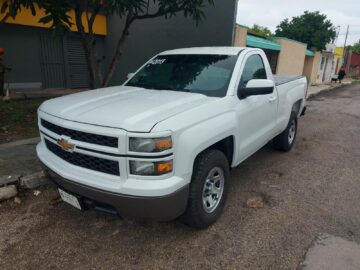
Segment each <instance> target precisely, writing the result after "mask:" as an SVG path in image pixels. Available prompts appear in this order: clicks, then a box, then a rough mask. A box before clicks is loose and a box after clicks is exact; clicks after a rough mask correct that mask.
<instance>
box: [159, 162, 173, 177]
mask: <svg viewBox="0 0 360 270" xmlns="http://www.w3.org/2000/svg"><path fill="white" fill-rule="evenodd" d="M172 170H173V161H172V160H169V161H165V162H157V163H155V173H156V174H165V173H169V172H172Z"/></svg>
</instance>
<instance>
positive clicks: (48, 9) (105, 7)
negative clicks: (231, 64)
mask: <svg viewBox="0 0 360 270" xmlns="http://www.w3.org/2000/svg"><path fill="white" fill-rule="evenodd" d="M213 1H214V0H102V1H101V0H77V1H71V0H61V1H59V0H4V1H3V3H2V5H1V7H0V14H4V13H6V16H5V17H4V19H3V21H4V20H6V18H7V17H12V18H15V17H16V15H17V14H18V12H19V11H21V9H22V8H26V9H30V10H31V12H32V14H33V15H35V12H36V9H35V6H36V5H38V6H39V7H41V8H43V9H44V10H45V14H46V15H45V16H44V17H42V18H41V19H40V22H41V23H44V24H46V23H50V22H51V23H52V26H51V27H52V28H61V27H62V28H69V27H70V26H71V25H72V23H73V22H71V21H70V17H69V16H68V12H69V11H70V10H72V9H74V8H76V7H80V9H81V11H82V12H83V11H85V10H87V11H89V12H92V13H98V12H100V11H101V12H103V13H109V14H112V15H116V16H119V17H125V16H128V15H131V16H132V18H133V20H136V19H146V18H154V17H160V16H164V17H166V18H169V17H172V16H175V15H176V13H178V12H182V13H183V15H184V16H185V17H191V18H192V19H193V20H194V21H195V22H196V23H198V22H200V21H201V20H202V19H203V18H204V12H203V11H202V8H203V7H204V4H206V3H210V4H213ZM154 7H156V8H155V10H154Z"/></svg>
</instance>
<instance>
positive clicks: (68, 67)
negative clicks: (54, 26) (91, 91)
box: [0, 0, 236, 90]
mask: <svg viewBox="0 0 360 270" xmlns="http://www.w3.org/2000/svg"><path fill="white" fill-rule="evenodd" d="M203 10H204V14H205V16H206V19H205V20H204V21H203V22H200V23H199V25H198V26H196V24H195V22H194V21H193V20H192V19H191V18H189V17H188V18H185V17H184V16H183V15H182V14H180V13H179V14H178V15H177V16H175V17H171V18H168V19H165V18H164V17H161V18H155V19H147V20H142V21H135V22H134V24H133V25H132V27H131V29H130V35H129V37H128V40H127V42H126V44H125V50H124V54H123V55H122V57H121V61H120V65H119V67H118V68H117V70H116V72H115V74H114V76H113V80H112V81H111V85H118V84H121V83H122V82H123V81H124V80H125V78H126V74H128V73H130V72H134V71H135V70H136V69H137V68H139V67H140V65H141V64H143V63H144V62H145V61H146V60H148V59H149V58H150V57H152V56H153V55H155V54H156V53H159V52H161V51H164V50H168V49H175V48H182V47H193V46H232V44H233V36H234V21H235V12H236V0H226V1H224V0H215V1H214V6H212V5H208V6H206V7H204V9H203ZM42 12H43V11H41V10H40V11H39V12H37V14H38V15H37V16H32V15H31V12H30V11H28V10H24V9H23V11H22V12H21V13H20V14H19V15H18V16H17V17H16V19H15V20H13V19H8V20H7V21H6V23H5V24H2V25H0V47H2V48H4V49H5V54H4V57H3V59H4V62H5V63H6V64H7V65H8V66H10V67H11V68H12V70H11V72H9V73H7V74H6V79H5V84H7V85H9V87H10V89H22V90H26V89H45V88H46V89H48V88H86V87H88V85H89V79H88V71H87V65H86V59H85V55H84V51H83V48H82V45H81V42H80V39H79V36H78V33H77V30H76V28H73V29H71V30H72V31H71V32H68V33H66V34H65V35H61V36H56V35H54V33H53V31H52V30H50V29H49V28H48V27H49V26H48V25H43V24H39V23H38V20H39V18H40V17H41V15H42V14H43V13H42ZM70 16H73V15H72V14H70ZM123 23H124V22H123V20H121V19H119V18H118V17H115V16H105V15H100V16H98V17H97V18H96V21H95V26H94V29H95V33H96V34H97V37H96V42H97V50H98V55H99V56H101V59H102V68H103V69H104V70H106V69H107V67H108V65H109V64H110V62H111V59H112V56H113V54H114V52H115V47H116V44H117V41H118V38H119V35H120V33H121V29H122V26H123Z"/></svg>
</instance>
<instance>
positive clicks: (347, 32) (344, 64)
mask: <svg viewBox="0 0 360 270" xmlns="http://www.w3.org/2000/svg"><path fill="white" fill-rule="evenodd" d="M348 34H349V25H348V26H347V29H346V35H345V42H344V50H343V59H344V63H343V66H346V59H345V56H346V54H345V53H346V41H347V37H348Z"/></svg>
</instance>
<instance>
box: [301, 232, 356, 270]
mask: <svg viewBox="0 0 360 270" xmlns="http://www.w3.org/2000/svg"><path fill="white" fill-rule="evenodd" d="M300 269H302V270H358V269H360V246H359V245H358V244H357V243H355V242H351V241H348V240H345V239H343V238H340V237H336V236H332V235H329V234H322V235H320V236H319V237H317V238H316V240H315V241H314V244H313V246H312V247H310V249H309V250H308V252H307V253H306V257H305V261H304V262H303V263H302V264H301V265H300Z"/></svg>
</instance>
